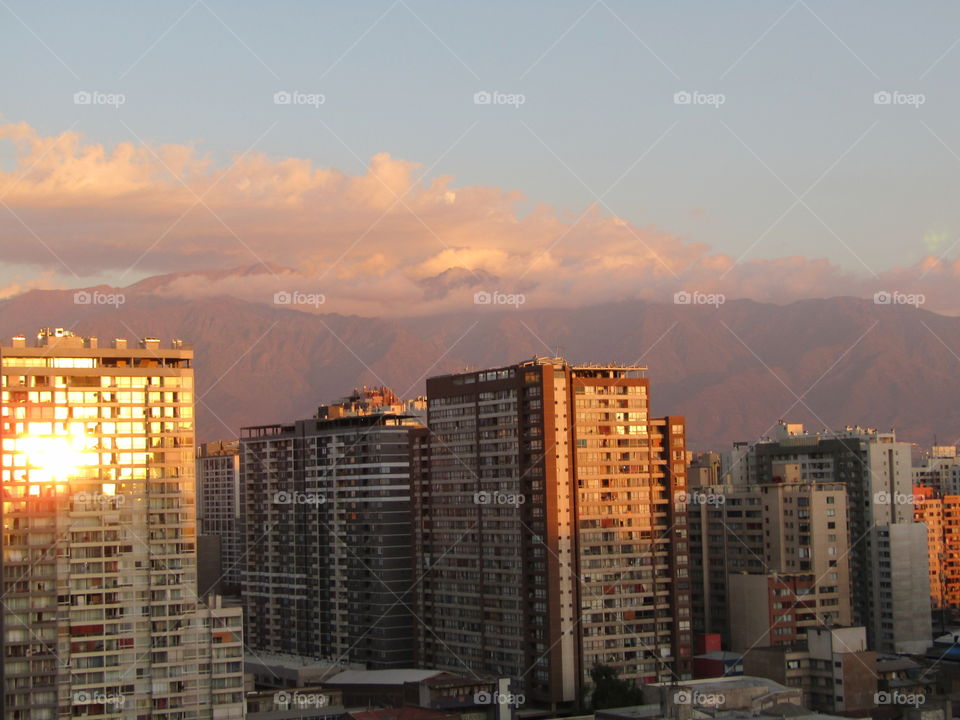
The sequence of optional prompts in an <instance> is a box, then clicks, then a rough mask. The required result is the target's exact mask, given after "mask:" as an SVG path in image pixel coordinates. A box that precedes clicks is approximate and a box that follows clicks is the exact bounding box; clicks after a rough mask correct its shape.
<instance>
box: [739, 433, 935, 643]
mask: <svg viewBox="0 0 960 720" xmlns="http://www.w3.org/2000/svg"><path fill="white" fill-rule="evenodd" d="M747 463H748V468H749V479H750V482H751V483H754V484H768V483H770V482H771V481H772V477H773V474H774V473H773V466H774V464H775V463H796V464H798V465H799V466H800V474H801V478H802V479H803V480H809V481H830V482H840V483H844V484H845V486H846V488H847V507H848V508H849V513H848V515H849V524H848V530H849V536H848V541H849V545H850V553H849V558H850V582H851V588H852V590H851V597H852V598H853V601H854V602H853V623H854V624H855V625H862V626H865V627H866V629H867V639H868V643H869V646H870V647H871V648H872V649H875V650H877V651H878V652H897V653H909V652H923V651H924V650H925V649H926V648H927V646H928V645H929V643H930V641H931V633H932V629H931V623H930V592H929V569H928V561H927V532H926V528H925V527H924V526H923V525H922V524H920V523H917V522H914V517H913V504H912V502H911V496H912V491H913V485H912V467H911V447H910V443H906V442H898V441H897V439H896V435H895V434H894V433H892V432H890V433H881V432H877V431H875V430H864V429H862V428H846V429H844V430H841V431H836V432H824V433H807V432H804V430H803V426H802V425H789V424H786V423H781V424H780V426H779V427H778V428H777V433H776V435H775V436H774V437H773V438H764V439H762V440H760V441H759V442H758V443H756V444H755V445H753V446H752V447H751V448H750V452H749V456H748V460H747ZM894 539H895V540H894Z"/></svg>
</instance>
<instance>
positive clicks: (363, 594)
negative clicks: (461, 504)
mask: <svg viewBox="0 0 960 720" xmlns="http://www.w3.org/2000/svg"><path fill="white" fill-rule="evenodd" d="M341 410H342V408H341ZM318 415H319V416H321V417H330V416H333V415H336V417H335V419H328V420H320V419H316V418H313V419H309V420H300V421H297V422H295V423H291V424H286V425H266V426H258V427H248V428H244V429H243V430H242V434H241V440H240V475H241V493H240V496H241V499H240V505H241V508H242V513H243V548H242V552H243V557H244V561H243V564H244V566H245V571H244V584H243V590H242V596H243V602H244V608H245V623H246V639H247V644H248V646H249V647H250V648H251V649H252V650H253V651H255V652H267V653H284V654H289V655H298V656H302V657H308V658H319V659H327V660H330V661H334V662H336V661H342V662H350V663H364V664H365V665H366V666H367V667H368V668H369V669H391V668H409V667H410V666H411V665H412V663H413V622H414V620H413V616H412V614H411V610H410V606H411V603H412V597H411V595H410V585H411V583H412V580H411V574H412V559H411V541H412V532H411V527H410V439H411V433H412V432H413V431H414V430H415V428H416V427H418V426H419V423H416V422H415V421H414V420H412V419H411V418H410V417H408V416H406V415H397V414H392V413H365V414H362V415H350V414H346V415H343V414H341V413H340V411H339V410H336V411H332V409H331V408H321V412H320V413H318Z"/></svg>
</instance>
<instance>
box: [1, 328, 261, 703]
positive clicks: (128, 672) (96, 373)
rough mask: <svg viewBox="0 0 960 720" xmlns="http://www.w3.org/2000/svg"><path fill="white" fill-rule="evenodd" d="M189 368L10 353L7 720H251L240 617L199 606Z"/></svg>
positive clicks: (83, 344)
mask: <svg viewBox="0 0 960 720" xmlns="http://www.w3.org/2000/svg"><path fill="white" fill-rule="evenodd" d="M192 361H193V352H192V351H191V350H189V349H187V348H185V347H183V346H182V344H181V343H179V342H177V341H174V343H173V345H172V347H161V346H160V342H159V341H158V340H156V339H153V338H147V339H145V340H143V341H141V342H140V343H139V346H138V347H132V346H128V344H127V341H126V340H124V339H117V340H115V341H113V342H112V343H111V344H110V345H109V346H108V347H101V346H100V344H99V341H98V339H97V338H93V337H91V338H82V337H78V336H74V335H73V334H72V333H70V332H68V331H64V330H60V329H56V330H41V331H40V333H39V335H38V337H37V342H36V344H28V342H27V340H26V338H25V337H23V336H18V337H15V338H14V339H13V341H12V343H11V344H10V345H9V346H5V347H3V348H0V374H2V385H3V390H2V449H0V462H2V479H3V527H4V535H3V558H2V565H3V597H4V603H3V610H2V614H0V617H2V638H3V640H2V642H3V663H2V671H0V672H2V684H3V695H2V705H3V707H2V716H3V717H4V718H5V719H6V720H54V719H55V718H70V717H76V716H77V715H78V714H82V715H86V716H91V717H94V716H95V717H98V718H117V719H119V718H124V719H127V718H148V719H151V720H162V719H169V720H188V719H189V720H201V719H204V720H207V719H212V718H241V717H243V712H244V703H243V653H242V630H241V627H240V611H239V609H238V608H225V607H221V606H220V605H219V602H218V601H217V600H216V599H215V598H214V599H211V600H210V602H208V603H206V604H205V603H201V602H200V601H199V600H198V598H197V594H196V585H197V577H196V548H195V532H196V520H195V509H194V499H195V495H194V463H193V453H194V412H193V411H194V386H193V368H192Z"/></svg>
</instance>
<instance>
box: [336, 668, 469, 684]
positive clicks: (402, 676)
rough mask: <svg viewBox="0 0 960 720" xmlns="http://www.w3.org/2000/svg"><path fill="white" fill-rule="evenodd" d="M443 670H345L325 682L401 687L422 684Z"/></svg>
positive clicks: (439, 674) (444, 673) (442, 672)
mask: <svg viewBox="0 0 960 720" xmlns="http://www.w3.org/2000/svg"><path fill="white" fill-rule="evenodd" d="M449 674H450V673H446V672H444V671H443V670H419V669H415V668H409V669H407V668H402V669H399V670H345V671H344V672H342V673H339V674H337V675H334V676H333V677H332V678H330V679H328V680H327V684H328V685H403V683H407V682H423V681H424V680H429V679H430V678H435V677H438V676H441V675H449Z"/></svg>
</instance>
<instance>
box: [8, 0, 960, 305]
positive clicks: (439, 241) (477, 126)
mask: <svg viewBox="0 0 960 720" xmlns="http://www.w3.org/2000/svg"><path fill="white" fill-rule="evenodd" d="M0 54H2V56H3V57H2V60H3V67H4V68H5V69H6V72H5V78H4V83H3V93H2V96H0V262H2V269H0V295H11V294H14V293H16V292H20V291H23V290H25V289H29V288H31V287H84V286H88V285H92V284H96V283H105V284H109V285H113V286H121V287H122V286H124V285H128V284H130V283H132V282H136V281H138V280H140V279H142V278H145V277H149V276H152V275H156V274H159V273H168V272H177V271H200V270H213V269H224V268H231V267H237V266H248V265H253V266H259V267H261V268H264V270H263V273H262V274H263V277H262V278H261V280H262V283H261V284H257V283H251V282H249V280H242V281H238V280H235V279H230V278H226V279H223V278H221V279H218V280H217V282H216V283H211V281H210V278H209V277H207V278H205V279H204V280H203V281H202V282H193V281H191V280H190V279H189V278H187V279H181V280H178V281H177V283H178V284H176V286H175V287H174V285H171V286H170V288H169V291H170V292H175V293H187V294H189V293H197V292H213V291H218V292H219V291H228V292H233V293H235V294H243V292H246V293H248V294H249V293H251V292H256V293H261V294H263V295H264V297H266V296H267V295H269V292H268V291H270V290H273V291H276V290H291V291H294V290H303V291H316V292H317V293H325V294H326V296H327V297H329V298H330V299H331V305H330V306H328V308H330V307H336V308H337V309H343V310H345V311H352V312H359V313H363V314H379V313H383V312H386V311H389V310H390V309H391V308H396V307H397V306H398V305H397V304H398V303H400V304H402V305H403V307H405V308H408V309H411V311H414V310H413V308H415V309H416V310H415V311H417V312H430V311H435V310H438V309H442V308H444V307H447V306H449V305H450V304H451V303H452V304H454V305H455V304H457V303H459V302H467V301H469V299H470V298H471V297H473V294H474V293H476V292H478V291H481V292H486V291H502V292H504V293H513V294H517V293H522V294H525V295H526V296H527V297H528V298H529V300H530V304H537V303H539V304H542V305H550V304H562V303H564V302H567V303H570V302H575V303H581V304H582V303H588V302H598V301H606V300H615V299H623V298H627V297H649V298H651V299H662V298H665V297H666V298H669V297H670V295H671V294H675V293H677V292H686V291H691V292H696V291H702V292H704V293H711V292H712V293H724V294H726V295H727V296H734V297H751V298H754V299H757V300H764V301H767V300H769V301H775V302H782V301H789V300H792V299H796V298H799V297H817V296H824V295H832V294H845V293H851V294H860V295H864V296H869V295H870V294H872V293H876V292H894V293H895V292H898V291H901V292H902V293H904V294H913V295H915V296H916V295H922V296H923V297H924V299H925V301H927V302H928V304H929V305H930V307H931V308H933V309H937V310H941V311H944V312H951V313H957V312H960V297H957V295H958V294H957V293H955V291H954V290H953V288H954V287H955V284H956V280H957V276H958V275H960V262H958V261H957V257H958V256H960V252H958V249H960V245H958V244H956V243H957V241H958V237H960V236H958V233H960V217H958V215H960V206H958V204H957V203H956V202H954V196H955V194H956V193H955V191H956V189H957V187H958V184H960V126H958V125H957V123H956V122H955V121H954V118H955V117H956V116H957V114H958V111H960V107H958V106H960V95H958V92H957V90H956V86H955V83H954V82H952V81H953V80H954V79H955V78H956V77H957V72H958V70H960V6H958V5H957V4H955V3H947V2H920V3H910V4H907V3H902V2H898V3H892V2H882V1H881V2H878V1H877V0H871V1H869V2H844V3H831V2H817V1H815V0H793V1H786V2H781V1H779V0H776V1H774V0H762V1H757V2H724V3H717V2H682V3H677V2H633V1H631V2H623V1H617V0H596V1H595V2H594V1H592V0H585V1H583V2H564V1H562V0H549V1H544V2H536V1H528V2H520V3H518V2H497V1H492V2H483V3H476V2H458V1H451V0H443V1H442V2H439V1H438V2H432V1H430V2H426V1H423V2H421V1H419V0H390V1H387V2H380V1H376V2H374V1H371V2H362V3H358V2H339V1H333V0H331V1H326V2H282V1H281V2H269V3H265V2H261V3H252V2H229V3H228V2H216V1H214V0H188V1H186V2H178V1H172V2H151V3H122V2H111V3H101V2H88V3H82V4H81V3H66V2H63V3H61V2H44V3H33V2H19V1H14V0H2V1H0ZM287 100H289V102H286V101H287ZM337 300H339V301H340V302H341V304H340V305H339V306H337V305H336V304H335V301H337Z"/></svg>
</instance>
